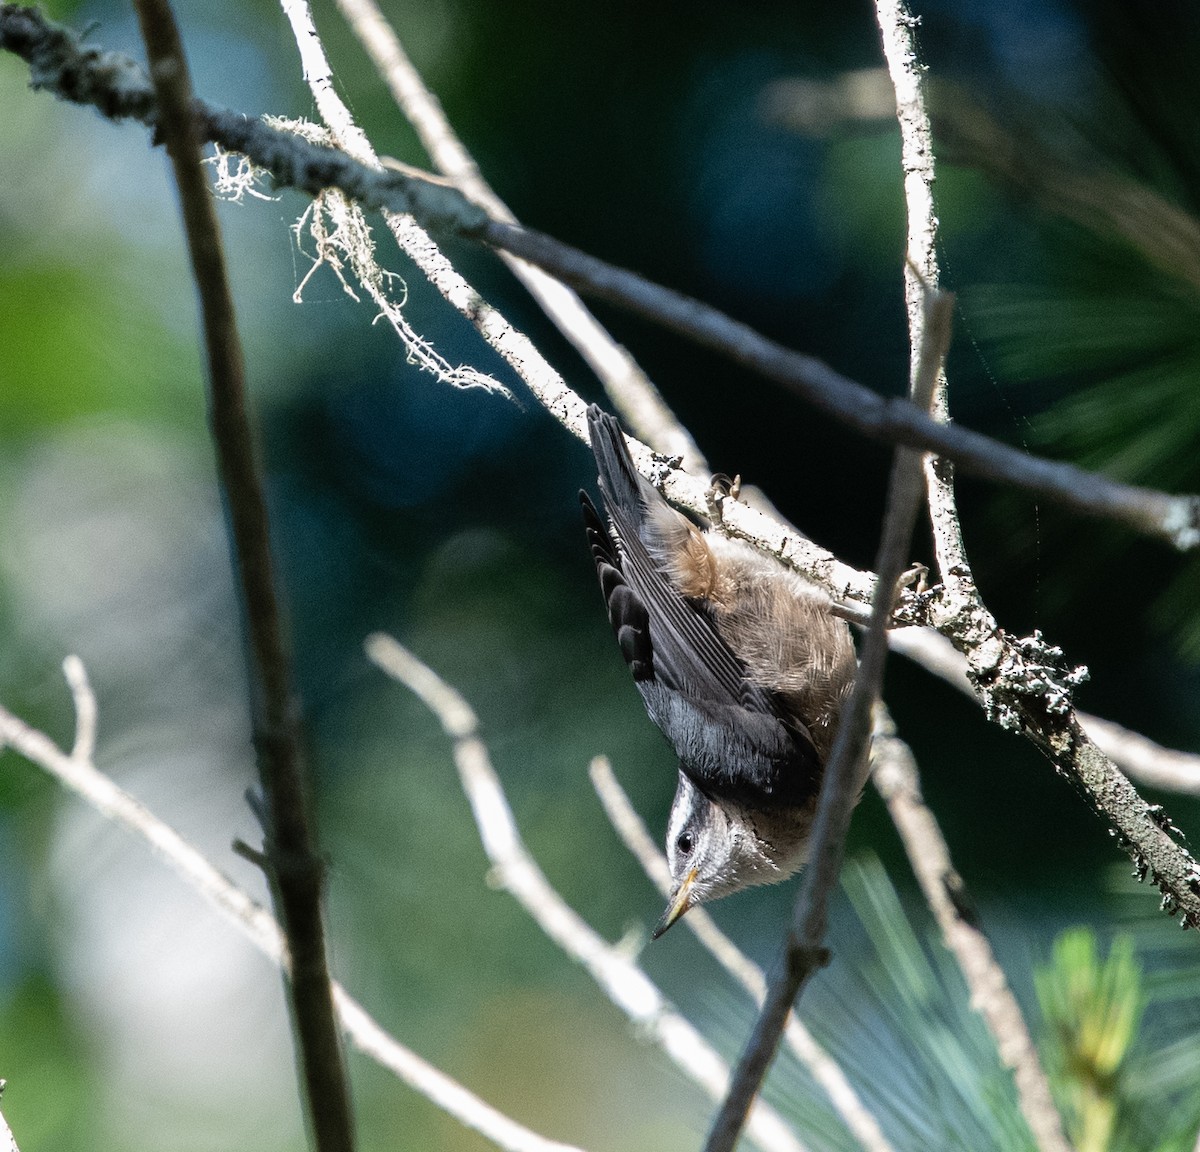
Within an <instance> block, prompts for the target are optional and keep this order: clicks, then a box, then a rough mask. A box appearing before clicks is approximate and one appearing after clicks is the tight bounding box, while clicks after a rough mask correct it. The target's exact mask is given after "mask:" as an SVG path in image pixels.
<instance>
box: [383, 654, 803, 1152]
mask: <svg viewBox="0 0 1200 1152" xmlns="http://www.w3.org/2000/svg"><path fill="white" fill-rule="evenodd" d="M366 648H367V655H368V656H369V657H370V658H371V660H372V661H373V662H374V663H375V664H376V665H377V666H378V667H379V668H380V669H381V670H382V671H384V672H386V673H387V674H388V675H389V676H391V677H392V678H393V679H395V680H398V681H399V682H400V683H401V684H403V685H405V687H407V688H408V689H409V690H410V691H411V692H413V693H414V694H415V695H416V696H417V697H418V698H419V699H420V700H421V701H422V702H423V703H424V704H425V706H426V707H427V708H428V709H429V710H430V711H431V712H432V713H433V714H434V716H435V717H436V718H437V720H438V722H439V723H440V724H441V726H442V729H443V730H444V731H445V733H446V735H447V736H449V737H450V739H451V740H452V741H453V742H454V762H455V765H456V766H457V768H458V774H459V780H460V782H461V784H462V788H463V792H464V793H465V794H466V797H467V800H468V801H469V802H470V805H471V812H472V815H473V816H474V817H475V823H476V825H477V826H478V828H479V838H480V841H481V842H482V844H483V849H484V851H485V852H486V853H487V856H488V859H489V860H490V861H491V863H492V867H493V875H494V876H495V877H496V879H497V880H498V882H499V884H500V885H501V886H502V887H503V888H504V889H505V890H507V891H508V892H509V893H511V894H512V896H513V897H515V898H516V900H517V901H518V902H519V903H520V904H521V906H522V907H523V908H524V909H525V910H526V911H527V912H528V913H529V914H530V916H532V917H533V919H534V920H535V921H536V922H537V924H538V927H540V928H541V929H542V931H543V932H545V933H546V935H547V936H548V937H549V938H550V939H551V940H553V941H554V943H555V944H557V945H558V946H559V947H560V948H561V949H562V950H563V952H565V953H566V954H567V955H568V956H570V957H571V958H572V959H573V960H575V961H576V962H577V963H579V964H581V965H582V966H583V967H584V968H585V969H586V970H587V972H588V975H590V976H591V977H592V979H593V980H595V981H596V983H597V984H598V985H599V986H600V988H601V990H602V991H603V992H604V994H605V995H606V996H607V997H608V998H609V1000H610V1001H612V1003H613V1004H615V1005H616V1006H617V1008H619V1009H620V1010H621V1011H622V1012H624V1013H625V1015H626V1016H627V1017H628V1018H629V1019H630V1020H631V1021H632V1022H633V1023H634V1024H636V1025H637V1026H638V1032H639V1035H642V1036H646V1037H649V1038H650V1039H651V1040H653V1041H654V1042H655V1043H656V1044H657V1045H658V1046H659V1047H660V1048H661V1049H662V1050H663V1052H665V1053H666V1055H667V1056H668V1057H669V1058H670V1059H671V1060H672V1061H673V1062H674V1063H675V1065H676V1066H677V1067H678V1068H680V1069H681V1070H682V1071H683V1072H685V1073H686V1074H687V1075H688V1076H689V1077H691V1079H692V1080H693V1081H694V1082H695V1083H697V1084H698V1085H700V1087H701V1088H703V1089H704V1091H705V1092H707V1093H708V1094H709V1095H710V1096H712V1097H713V1098H714V1099H717V1098H719V1097H720V1096H721V1094H722V1093H723V1092H724V1091H725V1088H726V1085H727V1084H728V1081H729V1068H728V1066H727V1065H726V1064H725V1062H724V1061H723V1060H722V1059H721V1057H720V1056H719V1055H717V1053H716V1051H715V1050H714V1049H713V1047H712V1045H710V1044H709V1043H708V1041H707V1040H705V1039H704V1037H703V1036H701V1035H700V1033H699V1032H697V1031H696V1029H695V1028H693V1027H692V1025H691V1024H689V1023H688V1021H687V1020H685V1019H684V1018H683V1017H682V1016H681V1015H680V1014H679V1013H678V1012H677V1011H675V1009H674V1008H673V1007H672V1006H671V1005H670V1004H669V1003H668V1002H667V1000H666V998H665V997H664V996H663V994H662V993H661V992H660V991H659V989H658V988H657V987H656V986H655V984H654V983H653V982H652V981H651V980H650V978H649V977H648V976H647V975H646V974H645V972H643V971H642V969H641V968H640V967H638V965H637V964H636V963H635V962H634V961H633V959H632V958H631V957H630V956H628V955H627V954H626V952H625V951H623V950H622V949H620V948H616V947H613V946H612V945H611V944H609V943H608V942H607V941H606V940H604V939H603V938H602V937H601V936H600V935H599V934H598V933H597V932H596V931H595V930H594V929H593V928H592V927H591V926H590V925H589V924H588V923H587V922H586V921H584V920H583V918H582V917H581V916H579V914H578V913H577V912H575V911H574V909H572V908H571V907H570V906H569V905H568V904H567V903H566V901H565V900H563V898H562V897H561V896H560V895H559V894H558V892H556V891H555V890H554V888H553V887H552V886H551V884H550V882H549V881H548V880H547V879H546V876H545V874H544V873H543V872H542V870H541V869H540V868H539V867H538V865H537V862H536V861H535V860H534V859H533V857H532V856H531V855H530V854H529V850H528V849H527V848H526V847H525V845H524V843H523V842H522V840H521V834H520V832H519V830H518V829H517V825H516V821H515V820H514V818H513V814H512V809H511V808H510V807H509V805H508V800H507V799H506V798H505V795H504V790H503V788H502V786H501V784H500V780H499V777H497V775H496V772H495V770H494V769H493V768H492V764H491V758H490V756H489V755H488V750H487V747H486V745H485V744H484V743H483V741H482V740H481V739H480V737H479V735H478V721H477V720H476V717H475V713H474V712H473V711H472V710H471V706H470V705H469V704H468V703H467V702H466V701H465V700H464V699H463V698H462V696H460V695H459V694H458V692H456V691H455V690H454V689H453V688H452V687H451V686H450V685H449V684H447V683H446V682H445V681H444V680H442V679H441V678H440V677H439V676H438V675H437V673H436V672H434V671H433V670H432V669H431V668H429V667H428V666H427V665H425V664H422V663H421V661H420V660H418V659H417V658H416V657H415V656H414V655H413V654H412V653H411V652H409V651H408V649H406V648H404V647H403V646H402V645H401V644H400V643H399V642H398V641H396V640H395V639H393V638H392V637H391V636H386V635H383V634H382V633H376V634H374V635H373V636H370V637H368V638H367V642H366ZM747 1130H748V1133H749V1135H750V1137H751V1138H752V1139H753V1140H754V1142H755V1143H756V1144H757V1145H758V1146H759V1147H760V1148H763V1149H779V1150H783V1149H791V1150H792V1152H800V1150H802V1149H803V1145H802V1144H801V1143H800V1141H799V1140H798V1139H797V1138H796V1136H795V1134H794V1133H793V1132H792V1131H791V1129H790V1128H789V1127H788V1126H787V1124H786V1123H785V1122H784V1121H783V1119H782V1118H781V1117H780V1116H779V1114H778V1113H777V1112H776V1111H775V1110H774V1109H773V1108H771V1107H770V1106H769V1105H766V1104H764V1103H762V1102H761V1101H759V1102H758V1103H757V1104H756V1105H755V1107H754V1109H753V1110H752V1112H751V1114H750V1119H749V1123H748V1126H747Z"/></svg>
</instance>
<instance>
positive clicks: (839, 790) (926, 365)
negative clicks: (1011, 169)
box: [705, 292, 952, 1152]
mask: <svg viewBox="0 0 1200 1152" xmlns="http://www.w3.org/2000/svg"><path fill="white" fill-rule="evenodd" d="M926 304H927V310H928V315H927V325H926V327H925V330H924V333H925V339H924V343H923V345H922V348H921V354H920V355H919V356H918V357H917V358H916V359H915V360H914V365H913V376H912V387H911V394H912V398H913V402H914V403H915V404H919V405H922V406H924V405H928V403H929V401H930V398H931V396H932V393H933V386H934V380H935V379H936V377H937V375H938V373H939V372H940V371H941V367H942V362H943V360H944V358H945V355H946V349H947V348H948V347H949V343H950V317H951V306H952V298H950V297H948V296H945V295H943V294H941V293H936V292H930V293H929V294H928V297H927V300H926ZM922 495H923V484H922V482H921V457H920V454H919V453H916V452H914V451H913V450H912V449H911V448H897V449H896V453H895V457H894V460H893V463H892V473H891V478H890V480H889V483H888V496H887V507H886V510H885V513H884V520H883V530H882V532H881V534H880V542H879V552H878V555H877V557H876V571H877V572H878V578H877V583H876V592H875V601H874V603H873V604H872V607H871V623H870V625H869V627H868V628H867V632H866V636H865V637H864V639H863V643H862V648H861V652H860V658H859V667H858V675H857V677H856V678H855V681H854V690H853V691H852V692H851V694H850V699H849V700H848V701H847V702H846V706H845V708H844V709H843V710H842V715H841V719H840V720H839V721H838V728H837V735H836V737H835V738H834V742H833V750H832V751H831V752H830V755H829V762H828V764H826V766H825V772H824V776H823V778H822V781H821V792H820V796H819V798H818V801H817V814H816V818H815V820H814V821H813V830H812V841H811V847H810V850H809V859H808V863H807V865H806V867H805V870H804V876H803V879H802V880H801V882H800V891H799V894H798V895H797V897H796V905H795V908H794V910H793V914H792V925H791V929H790V931H789V933H788V940H787V946H786V949H785V951H784V957H783V961H782V963H781V964H780V966H779V968H778V970H777V971H776V973H775V974H774V976H773V978H772V980H771V983H770V986H769V988H768V991H767V998H766V1001H765V1003H764V1004H763V1008H762V1011H761V1013H760V1014H759V1018H758V1023H757V1024H756V1025H755V1028H754V1031H753V1033H752V1034H751V1036H750V1039H749V1040H748V1041H747V1043H746V1047H745V1049H744V1050H743V1052H742V1057H741V1060H739V1062H738V1066H737V1070H736V1071H735V1073H734V1079H733V1083H732V1084H731V1085H730V1089H729V1093H728V1095H727V1096H726V1097H725V1102H724V1104H723V1105H722V1106H721V1109H720V1111H719V1112H718V1113H717V1117H716V1119H715V1120H714V1122H713V1126H712V1130H711V1131H710V1132H709V1136H708V1142H707V1144H706V1145H705V1152H732V1149H733V1147H734V1145H735V1144H736V1143H737V1139H738V1134H739V1133H740V1132H741V1128H742V1124H743V1123H744V1122H745V1116H746V1109H747V1108H748V1107H749V1106H750V1103H751V1101H752V1100H753V1099H754V1097H755V1095H756V1094H757V1092H758V1090H759V1086H760V1084H761V1083H762V1079H763V1076H764V1075H766V1071H767V1068H768V1067H769V1066H770V1063H771V1061H772V1059H773V1058H774V1056H775V1051H776V1049H777V1048H778V1046H779V1038H780V1036H781V1034H782V1033H783V1029H784V1025H785V1024H786V1022H787V1017H788V1013H789V1012H790V1011H791V1010H792V1006H793V1004H794V1002H795V1000H796V997H797V996H799V995H800V993H801V992H802V991H803V989H804V986H805V984H806V983H807V982H808V980H809V978H810V977H811V976H812V974H813V973H814V972H815V971H816V970H817V968H818V967H819V966H820V965H821V963H823V960H824V955H825V954H824V949H823V947H822V941H823V940H824V938H825V930H826V924H827V919H828V901H829V894H830V893H831V892H832V890H833V887H834V885H835V884H836V883H837V878H838V873H839V872H840V871H841V865H842V855H843V852H844V849H845V842H846V832H847V830H848V829H849V826H850V817H851V814H852V813H853V811H854V806H855V804H857V803H858V798H859V795H860V793H861V791H862V786H863V783H864V781H865V768H866V764H867V756H866V751H867V744H868V742H869V740H870V731H871V728H870V726H871V714H872V711H873V709H874V707H875V702H876V701H877V700H878V699H879V692H880V689H881V688H882V686H883V669H884V665H885V663H886V661H887V628H888V622H889V621H890V620H891V617H892V611H893V606H894V603H895V597H896V596H897V594H898V593H899V581H900V577H901V575H902V574H903V572H904V570H905V568H906V567H907V564H908V556H909V549H910V547H911V544H912V534H913V528H914V526H915V525H916V520H917V511H918V509H919V508H920V504H921V497H922Z"/></svg>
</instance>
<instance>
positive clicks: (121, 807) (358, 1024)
mask: <svg viewBox="0 0 1200 1152" xmlns="http://www.w3.org/2000/svg"><path fill="white" fill-rule="evenodd" d="M63 674H64V676H65V677H66V680H67V683H68V684H69V686H70V688H71V698H72V700H73V701H74V704H75V726H76V728H75V730H76V739H75V747H74V749H73V750H72V751H71V752H70V753H69V754H68V753H66V752H63V751H62V750H61V749H60V748H59V747H58V746H57V745H56V744H55V743H54V741H53V740H51V739H50V738H49V737H48V736H46V735H45V734H44V733H42V732H39V731H38V730H37V729H35V728H31V727H30V726H29V725H28V724H26V723H25V722H24V721H23V720H20V719H18V718H17V717H16V716H14V715H13V714H12V713H11V712H9V711H7V710H6V709H4V708H2V707H0V752H2V751H3V750H4V748H5V747H9V748H12V749H13V751H15V752H17V753H18V754H19V755H21V756H23V757H25V759H26V760H28V761H29V762H30V763H31V764H36V765H37V766H38V767H39V768H42V769H43V770H44V771H46V772H47V773H48V774H49V775H51V776H53V777H54V778H55V779H56V780H58V782H59V783H60V784H62V785H63V787H65V788H67V789H68V790H69V791H71V792H74V793H75V795H76V796H78V797H80V798H81V799H82V800H83V801H84V802H85V803H87V804H89V805H90V806H91V807H92V808H93V809H95V810H96V811H97V812H98V813H99V814H100V815H101V816H103V817H104V818H105V819H106V820H111V821H112V822H113V823H114V824H120V825H121V826H123V827H124V828H126V829H128V830H129V831H130V832H132V833H133V834H134V835H135V836H137V837H139V838H140V839H142V840H144V841H145V842H146V843H147V844H148V845H149V846H150V848H151V849H153V851H154V852H155V854H156V855H157V856H158V857H159V858H160V859H161V860H162V861H163V862H164V863H166V864H167V865H168V866H169V867H170V868H171V870H172V871H173V872H174V873H175V874H176V875H177V876H178V877H179V878H180V879H181V880H182V881H183V882H184V883H185V884H187V885H188V887H190V888H192V889H193V890H194V891H195V892H196V893H197V894H198V895H200V896H201V897H202V898H203V899H204V900H205V902H206V903H207V904H208V905H209V906H210V907H211V908H213V909H214V910H215V911H216V912H218V913H219V914H220V915H221V916H223V917H224V918H225V920H226V921H227V922H228V923H229V924H231V925H232V926H233V927H234V928H236V929H237V930H238V931H239V932H240V933H241V934H242V935H243V936H244V937H245V938H246V939H247V940H248V941H249V942H250V943H251V944H252V945H253V946H254V947H255V948H257V949H258V951H259V952H261V953H262V954H263V955H264V956H265V957H266V958H267V959H268V960H269V961H270V962H271V963H272V964H274V965H275V966H276V967H278V968H280V969H282V970H283V972H284V973H285V974H286V973H287V972H288V971H289V970H290V967H291V957H290V955H289V953H288V946H287V941H286V940H285V938H284V935H283V930H282V929H281V928H280V927H279V924H278V923H277V922H276V921H275V919H274V918H273V917H272V916H271V914H270V913H269V912H268V911H267V910H266V909H265V908H263V907H262V906H261V905H259V904H257V903H256V902H255V901H254V900H253V899H252V898H251V897H250V896H249V895H247V894H246V893H245V892H244V891H243V890H242V889H241V888H239V887H238V886H237V885H236V884H234V883H233V881H232V880H230V879H229V878H228V877H227V876H226V875H225V874H224V873H223V872H221V871H220V870H219V869H218V868H216V867H215V866H214V865H213V864H212V863H211V862H210V861H209V860H208V858H207V857H205V856H204V855H203V854H201V853H200V852H199V851H198V850H197V849H196V848H195V847H194V846H193V845H192V844H190V843H189V842H188V841H187V840H185V839H184V838H183V837H182V836H180V834H179V833H178V832H176V831H175V829H174V828H172V827H171V826H170V825H168V824H166V823H164V822H163V821H162V820H160V819H159V818H158V817H157V816H155V815H154V813H153V812H151V811H150V810H149V809H148V808H146V807H144V806H143V805H142V804H141V803H139V802H138V801H137V800H135V799H134V798H133V797H132V796H131V795H130V794H129V793H128V792H126V791H125V790H124V789H122V788H121V787H119V786H118V785H117V784H116V783H115V781H113V780H112V779H111V778H110V777H108V776H106V775H104V773H103V772H101V771H99V769H97V768H96V766H95V764H94V763H93V762H92V755H93V753H92V752H91V751H90V750H88V749H86V748H85V747H84V746H83V744H82V742H81V740H80V738H79V735H80V732H81V729H83V728H84V727H85V726H88V725H91V724H93V723H94V717H95V715H96V699H95V696H94V695H93V693H92V689H91V685H90V684H89V683H88V678H87V672H86V671H85V669H84V666H83V661H81V660H80V659H79V657H78V656H68V657H67V658H66V660H64V661H63ZM332 990H333V1002H334V1005H335V1007H336V1008H337V1014H338V1020H339V1021H340V1023H341V1026H342V1028H343V1029H344V1030H345V1033H346V1035H347V1037H349V1039H350V1042H351V1043H352V1044H353V1045H354V1046H355V1047H356V1048H357V1049H358V1050H359V1051H360V1052H362V1053H364V1054H365V1055H366V1056H368V1057H369V1058H370V1059H372V1060H374V1061H375V1062H376V1063H377V1064H379V1065H380V1066H381V1067H383V1068H386V1069H388V1070H389V1071H390V1072H392V1073H393V1074H394V1075H395V1076H396V1078H397V1079H399V1080H401V1081H403V1082H404V1083H405V1084H407V1085H408V1086H409V1087H410V1088H412V1089H413V1090H414V1091H416V1092H418V1093H420V1094H421V1095H422V1096H424V1097H425V1098H426V1099H427V1100H429V1101H430V1102H431V1103H432V1104H434V1105H435V1106H436V1107H438V1108H440V1109H442V1111H443V1112H446V1113H447V1114H448V1115H450V1116H452V1117H454V1118H455V1119H456V1120H458V1121H459V1122H460V1123H461V1124H463V1125H465V1126H466V1127H468V1128H471V1129H473V1130H474V1131H476V1132H478V1133H480V1135H482V1136H484V1137H485V1138H486V1139H488V1140H490V1141H491V1142H492V1143H493V1144H495V1145H496V1146H497V1147H498V1148H502V1149H504V1150H505V1152H580V1150H579V1149H577V1148H574V1147H572V1146H569V1145H566V1144H559V1143H558V1142H556V1141H554V1140H547V1139H546V1138H545V1137H544V1136H539V1135H538V1134H537V1133H536V1132H532V1131H530V1130H529V1129H528V1128H525V1127H524V1126H522V1125H520V1124H518V1123H517V1122H516V1121H515V1120H512V1119H510V1118H509V1117H507V1116H505V1115H504V1114H503V1113H502V1112H498V1111H497V1110H496V1109H495V1108H493V1107H492V1106H491V1105H490V1104H487V1103H485V1102H484V1101H483V1100H481V1099H480V1098H479V1097H478V1096H476V1095H474V1093H472V1092H470V1091H469V1090H468V1089H466V1088H464V1087H463V1086H462V1085H461V1084H459V1083H458V1082H457V1081H455V1080H452V1079H451V1078H450V1077H449V1076H447V1075H446V1074H445V1073H444V1072H442V1071H440V1070H439V1069H437V1068H435V1067H434V1066H433V1065H432V1064H429V1063H427V1062H426V1061H424V1060H423V1059H421V1057H420V1056H418V1055H417V1054H416V1053H415V1052H413V1051H412V1050H411V1049H409V1048H406V1047H405V1046H404V1045H403V1044H401V1043H400V1042H399V1041H398V1040H396V1039H394V1038H393V1037H392V1036H390V1035H389V1034H388V1033H387V1032H385V1031H384V1029H383V1028H382V1027H381V1026H380V1025H379V1024H378V1023H377V1022H376V1021H375V1020H374V1019H373V1018H372V1017H371V1016H370V1015H369V1014H368V1013H367V1011H366V1010H365V1009H364V1008H363V1007H362V1005H361V1004H359V1003H358V1001H357V1000H355V999H354V998H353V997H352V996H351V995H350V994H349V993H348V992H347V991H346V990H345V988H343V987H342V986H341V985H340V984H338V983H336V982H335V983H333V985H332ZM0 1136H2V1132H0ZM0 1152H7V1150H6V1149H5V1148H4V1146H3V1142H2V1140H0Z"/></svg>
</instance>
